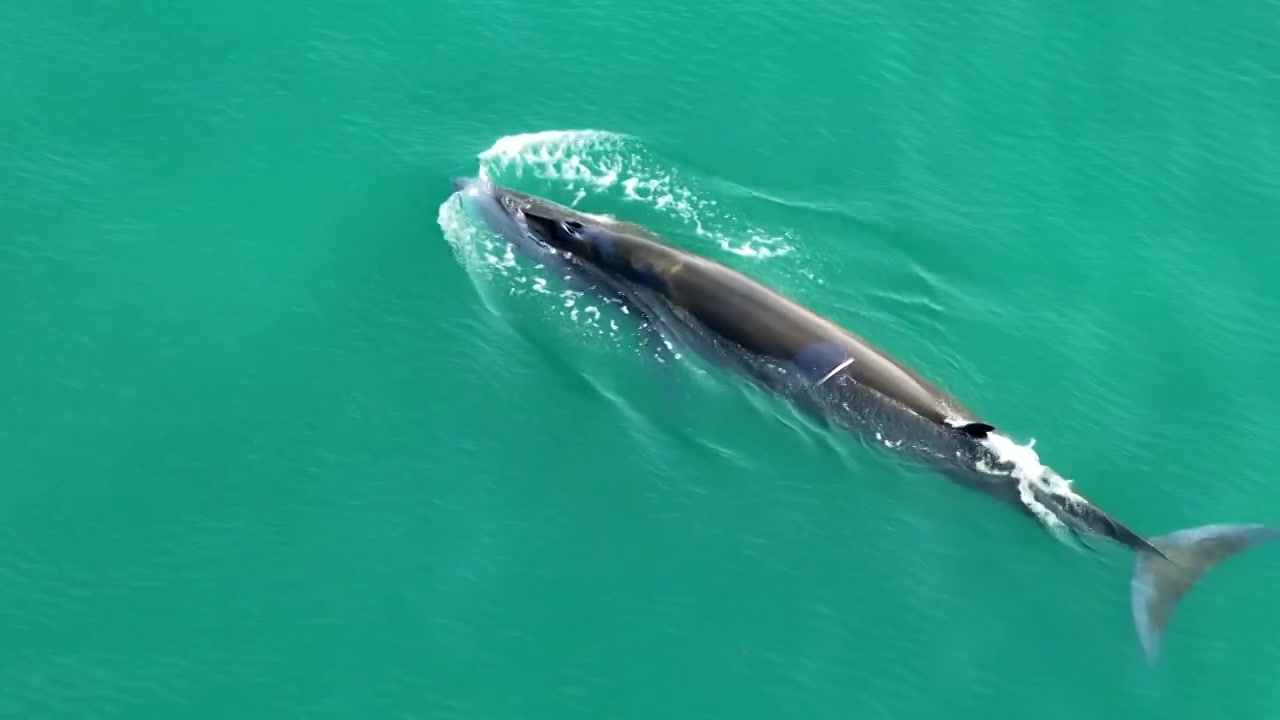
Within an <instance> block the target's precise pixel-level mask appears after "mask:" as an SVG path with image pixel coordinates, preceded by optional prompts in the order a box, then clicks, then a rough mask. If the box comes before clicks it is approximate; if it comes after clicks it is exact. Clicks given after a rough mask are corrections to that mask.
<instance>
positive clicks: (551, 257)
mask: <svg viewBox="0 0 1280 720" xmlns="http://www.w3.org/2000/svg"><path fill="white" fill-rule="evenodd" d="M453 185H454V189H455V191H457V192H459V193H460V194H461V195H462V196H463V198H464V200H465V201H466V202H467V204H469V205H470V207H471V208H472V209H474V210H475V211H476V212H477V213H478V214H479V216H480V217H481V218H482V219H483V220H484V222H485V223H486V225H488V227H489V228H490V229H491V230H493V231H494V232H495V233H496V234H498V235H499V236H501V237H502V238H504V239H505V240H506V241H507V242H509V243H511V245H513V246H514V247H515V248H516V249H517V250H519V251H520V252H521V253H522V254H524V255H526V256H527V257H529V258H531V259H533V260H536V261H539V262H542V263H544V264H545V265H547V267H548V268H550V269H552V270H553V271H555V272H556V273H557V275H559V276H560V277H563V278H566V279H567V280H568V281H569V282H570V283H571V284H572V285H573V286H574V287H576V288H579V289H583V290H584V291H587V292H591V293H594V294H596V295H597V296H599V297H601V298H604V299H606V300H609V301H614V302H620V303H625V304H626V305H627V306H628V307H629V308H630V309H631V310H632V311H633V312H634V313H635V314H637V315H640V316H641V317H642V318H643V319H644V320H646V321H648V323H649V324H650V325H652V326H654V327H656V328H658V330H659V332H660V333H661V334H662V335H663V336H664V337H665V338H667V339H669V340H670V341H672V342H674V343H679V344H680V345H681V346H683V347H685V348H689V349H691V350H693V351H695V352H697V353H698V354H699V355H701V356H702V357H705V358H707V359H709V360H711V361H713V362H714V363H716V364H718V365H721V366H724V367H727V368H730V369H732V370H733V371H735V372H738V373H740V374H741V375H743V376H744V377H746V378H748V379H750V380H751V381H753V382H755V383H757V384H758V385H760V386H762V387H764V388H766V389H767V390H769V391H771V392H773V393H774V394H776V395H778V396H780V397H782V398H784V399H786V400H788V401H790V402H792V403H795V404H796V405H797V406H798V407H800V408H802V409H803V410H804V411H805V412H808V413H810V414H811V415H813V416H815V417H817V418H819V419H820V420H822V421H823V422H827V423H831V424H833V425H836V426H839V427H842V428H844V429H846V430H848V431H850V432H853V433H858V434H860V435H862V436H864V437H867V438H876V439H877V440H879V441H880V442H879V443H878V444H882V445H889V446H892V447H894V448H895V449H896V451H897V452H898V453H900V454H902V455H904V456H907V457H908V458H910V459H912V460H914V461H916V462H920V463H923V464H925V465H927V466H929V467H932V468H934V469H936V470H938V471H939V472H940V473H941V474H943V475H944V476H946V477H948V478H950V479H952V480H953V481H955V482H957V483H959V484H961V485H963V486H965V487H968V488H971V489H975V490H978V491H980V492H983V493H985V494H987V495H990V496H992V497H994V498H997V499H998V500H1001V501H1003V502H1005V503H1007V504H1008V505H1010V506H1012V507H1013V508H1015V509H1017V510H1019V511H1020V512H1022V513H1024V514H1026V515H1029V516H1031V517H1033V518H1034V519H1036V520H1038V521H1039V522H1041V523H1042V524H1044V525H1045V526H1047V527H1049V528H1051V529H1053V530H1054V531H1055V532H1059V533H1065V534H1066V535H1068V536H1069V537H1072V538H1074V539H1078V540H1080V541H1082V542H1085V539H1086V538H1102V539H1105V540H1107V541H1110V542H1114V543H1116V544H1119V545H1121V546H1123V547H1126V548H1128V549H1130V550H1132V551H1133V552H1134V554H1135V565H1134V571H1133V575H1132V578H1131V583H1130V597H1131V611H1132V615H1133V620H1134V624H1135V627H1136V631H1137V634H1138V639H1139V642H1140V644H1141V646H1142V649H1143V651H1144V653H1145V654H1146V656H1147V658H1148V659H1149V660H1154V659H1155V657H1156V655H1157V653H1158V648H1159V642H1160V639H1161V636H1162V634H1163V632H1164V630H1165V628H1166V626H1167V624H1168V622H1169V619H1170V616H1171V615H1172V613H1173V610H1174V608H1175V607H1176V606H1177V604H1178V602H1179V601H1180V600H1181V599H1182V598H1183V597H1184V596H1185V594H1186V593H1187V591H1188V590H1190V588H1191V587H1192V585H1193V584H1194V583H1195V582H1196V581H1197V580H1198V579H1199V578H1200V577H1201V576H1202V575H1204V574H1205V573H1206V572H1208V570H1210V569H1211V568H1212V567H1213V566H1214V565H1216V564H1217V563H1218V562H1220V561H1222V560H1224V559H1226V558H1227V557H1230V556H1232V555H1235V554H1236V553H1239V552H1241V551H1242V550H1245V549H1247V548H1249V547H1253V546H1255V545H1258V544H1260V543H1262V542H1265V541H1269V540H1272V539H1275V538H1276V537H1278V536H1280V529H1277V528H1273V527H1268V526H1264V525H1258V524H1226V525H1205V526H1201V527H1196V528H1191V529H1186V530H1180V531H1176V532H1173V533H1169V534H1166V535H1163V536H1157V537H1150V538H1148V537H1145V536H1143V535H1140V534H1139V533H1137V532H1135V531H1133V530H1131V529H1130V528H1129V527H1127V526H1126V525H1125V524H1123V523H1122V522H1120V521H1119V520H1117V519H1115V518H1114V517H1112V516H1111V515H1110V514H1109V513H1107V512H1106V511H1104V510H1103V509H1102V508H1100V507H1098V506H1097V505H1096V504H1094V503H1093V502H1092V501H1090V500H1089V499H1088V498H1086V497H1084V496H1083V495H1081V494H1079V493H1078V492H1077V491H1076V490H1075V489H1074V488H1073V487H1072V486H1071V484H1070V483H1068V482H1066V481H1065V480H1064V479H1063V478H1062V477H1061V476H1059V475H1058V474H1057V473H1056V472H1055V471H1053V470H1052V469H1050V468H1048V467H1046V466H1043V465H1040V464H1039V463H1038V461H1035V462H1032V463H1029V464H1028V463H1025V462H1022V461H1020V460H1018V459H1016V458H1013V457H1011V456H1010V454H1009V453H1008V452H1005V450H1006V449H1007V448H1009V447H1012V446H1013V444H1012V442H1011V441H1010V440H1008V439H1007V438H1006V437H1005V436H1003V435H1002V434H1001V433H999V432H998V431H997V429H996V427H995V425H994V424H992V423H991V422H989V421H988V420H986V419H983V418H980V417H978V416H977V415H976V414H975V413H973V412H972V411H970V410H969V409H968V408H966V407H965V406H964V405H963V404H961V403H960V402H959V401H958V400H957V399H955V398H954V397H952V396H950V395H949V394H948V393H947V392H945V391H944V390H942V389H940V388H939V387H937V386H936V385H934V384H933V383H931V382H930V381H929V380H927V379H926V378H924V377H923V376H922V375H921V374H919V373H918V372H916V371H915V370H913V369H911V368H909V367H907V366H905V365H904V364H903V363H901V362H899V361H898V360H896V359H894V358H893V357H891V356H890V355H889V354H888V353H886V352H885V351H883V350H881V349H879V348H877V347H875V346H874V345H873V344H871V343H870V342H868V341H867V340H865V339H864V338H862V337H860V336H858V335H856V334H854V333H853V332H851V331H849V330H847V329H845V328H843V327H841V326H840V325H838V324H836V323H835V322H833V321H832V320H830V319H828V318H825V317H822V316H820V315H819V314H817V313H815V312H814V311H812V310H810V309H808V308H806V307H805V306H803V305H801V304H800V303H799V302H797V301H795V300H793V299H791V298H790V297H787V296H786V295H784V294H782V293H780V292H778V291H777V290H775V289H772V288H769V287H767V286H765V285H764V284H762V283H760V282H758V281H756V280H754V279H752V278H751V277H749V276H747V275H746V274H744V273H742V272H739V271H737V270H734V269H732V268H730V267H727V266H725V265H723V264H721V263H718V262H716V261H714V260H712V259H710V258H708V257H705V256H703V255H699V254H697V253H694V252H691V251H689V250H686V249H683V248H680V247H678V246H675V245H673V244H671V243H669V242H666V241H665V240H663V239H662V238H660V237H658V236H657V235H655V234H654V233H653V232H651V231H649V230H648V229H646V228H644V227H642V226H640V225H636V224H634V223H628V222H623V221H618V220H615V219H613V218H608V217H601V216H596V215H590V214H587V213H582V212H578V211H576V210H573V209H571V208H568V207H566V206H563V205H559V204H557V203H554V202H552V201H550V200H547V199H544V198H539V197H534V196H532V195H528V194H525V193H521V192H518V191H516V190H513V189H511V188H507V187H503V186H500V185H496V184H494V183H492V182H490V181H488V180H484V179H478V178H455V179H454V181H453ZM1086 544H1087V543H1086Z"/></svg>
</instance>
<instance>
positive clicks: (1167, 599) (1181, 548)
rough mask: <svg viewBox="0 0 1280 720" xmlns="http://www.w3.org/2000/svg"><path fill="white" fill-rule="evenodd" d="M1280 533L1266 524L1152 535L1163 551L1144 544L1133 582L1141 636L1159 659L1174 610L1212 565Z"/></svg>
mask: <svg viewBox="0 0 1280 720" xmlns="http://www.w3.org/2000/svg"><path fill="white" fill-rule="evenodd" d="M1277 537H1280V529H1277V528H1270V527H1266V526H1264V525H1202V526H1200V527H1195V528H1188V529H1186V530H1178V531H1176V532H1172V533H1169V534H1168V535H1162V536H1160V537H1156V538H1151V544H1152V545H1153V546H1154V547H1155V548H1157V549H1158V550H1159V551H1160V552H1162V553H1164V556H1163V557H1161V555H1159V554H1158V553H1156V552H1152V551H1151V550H1149V549H1142V548H1139V549H1138V550H1137V559H1136V560H1135V567H1134V571H1133V580H1132V583H1131V591H1132V601H1133V620H1134V623H1135V624H1136V625H1137V630H1138V640H1139V641H1140V642H1141V643H1142V649H1143V650H1144V651H1145V652H1146V654H1147V659H1148V660H1149V661H1154V660H1155V657H1156V653H1157V652H1158V649H1159V645H1160V637H1161V635H1162V634H1163V633H1164V629H1165V626H1166V625H1167V624H1168V622H1169V618H1170V616H1171V615H1172V614H1173V610H1174V608H1175V607H1177V605H1178V601H1180V600H1181V599H1182V597H1183V596H1184V595H1186V594H1187V591H1188V590H1190V589H1191V587H1192V586H1193V585H1195V583H1196V581H1197V580H1199V579H1200V578H1201V576H1203V575H1204V574H1205V573H1207V572H1209V570H1211V569H1212V568H1213V566H1215V565H1217V564H1218V563H1219V562H1221V561H1222V560H1225V559H1226V558H1229V557H1231V556H1232V555H1235V554H1237V553H1239V552H1241V551H1243V550H1247V549H1249V548H1251V547H1255V546H1257V545H1259V544H1261V543H1264V542H1266V541H1268V540H1273V539H1275V538H1277Z"/></svg>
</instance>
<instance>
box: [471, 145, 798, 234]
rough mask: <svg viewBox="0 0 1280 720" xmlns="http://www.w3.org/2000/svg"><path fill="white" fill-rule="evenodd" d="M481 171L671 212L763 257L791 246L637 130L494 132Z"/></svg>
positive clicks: (576, 198) (577, 198)
mask: <svg viewBox="0 0 1280 720" xmlns="http://www.w3.org/2000/svg"><path fill="white" fill-rule="evenodd" d="M479 161H480V169H479V174H480V176H481V177H485V178H489V179H492V180H494V181H498V182H501V181H502V180H503V179H505V178H512V179H516V180H521V179H526V178H533V179H537V180H540V181H543V182H546V183H548V184H550V185H558V186H560V187H562V188H564V189H565V190H568V191H569V192H571V193H573V200H572V201H571V202H570V203H569V204H570V205H571V206H573V207H577V206H578V205H579V204H580V203H581V202H582V201H583V200H584V199H585V198H586V197H588V196H606V197H607V196H610V195H613V196H615V197H617V198H618V199H620V200H622V201H624V202H628V203H634V204H638V205H640V206H642V208H643V209H644V210H645V211H647V212H656V213H659V214H661V215H663V216H665V217H667V218H669V219H672V220H675V221H677V222H679V223H681V224H683V225H685V226H686V227H688V228H689V229H691V230H692V231H693V233H694V235H695V236H697V237H699V238H702V239H705V240H709V241H711V242H714V243H715V244H716V245H718V246H719V247H720V249H722V250H725V251H727V252H731V253H734V254H736V255H740V256H742V257H750V258H756V259H761V260H764V259H768V258H773V257H778V256H781V255H786V254H788V253H790V252H792V251H793V247H792V245H791V244H790V243H789V242H788V240H787V238H786V237H785V236H779V235H776V234H772V233H769V232H767V231H765V230H764V229H762V228H759V227H755V226H752V225H749V224H747V223H744V222H742V221H741V220H740V219H739V218H737V217H735V216H734V215H733V214H732V213H730V212H727V211H725V210H723V209H722V208H721V207H720V206H719V204H718V203H717V202H716V201H715V200H714V199H708V198H706V197H704V193H702V192H699V190H698V183H697V182H696V180H693V179H687V178H684V177H683V174H682V173H681V172H679V171H678V170H677V169H675V168H672V167H669V166H667V165H666V163H664V162H662V161H661V160H659V159H658V158H656V157H655V156H654V154H653V153H652V152H650V151H649V150H648V149H647V148H645V147H644V146H643V144H642V143H641V142H640V141H639V140H637V139H636V138H634V137H632V136H630V135H626V134H622V133H613V132H608V131H604V130H546V131H542V132H534V133H526V134H521V135H510V136H507V137H504V138H501V139H500V140H498V141H497V142H495V143H494V144H493V146H492V147H490V148H489V149H487V150H485V151H484V152H482V153H480V155H479Z"/></svg>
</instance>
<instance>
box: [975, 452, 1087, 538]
mask: <svg viewBox="0 0 1280 720" xmlns="http://www.w3.org/2000/svg"><path fill="white" fill-rule="evenodd" d="M982 444H983V446H984V447H986V448H987V449H988V450H990V451H991V452H992V453H993V454H994V455H995V456H996V457H997V458H998V459H1000V460H1002V461H1004V462H1006V463H1008V464H1009V466H1010V467H1011V468H1012V469H1011V470H1010V471H1009V472H1008V473H1007V474H1008V475H1011V476H1012V477H1014V478H1016V479H1017V481H1018V498H1019V499H1020V500H1021V501H1022V504H1023V505H1025V506H1026V508H1027V509H1028V510H1030V511H1031V512H1032V513H1034V514H1035V516H1036V518H1037V519H1039V520H1040V522H1041V523H1043V524H1044V525H1045V526H1046V527H1047V528H1049V529H1050V530H1051V531H1053V532H1054V534H1055V535H1058V536H1059V537H1060V538H1063V539H1066V537H1067V533H1066V530H1067V526H1066V524H1065V523H1063V522H1062V520H1061V518H1059V516H1058V514H1057V513H1056V512H1054V511H1053V510H1052V509H1050V508H1048V507H1046V506H1045V505H1044V503H1042V502H1040V500H1038V499H1037V497H1036V493H1037V491H1038V492H1039V493H1041V494H1046V495H1054V496H1057V497H1060V498H1063V499H1064V500H1066V501H1068V502H1079V503H1085V502H1087V501H1086V500H1085V499H1084V498H1082V497H1081V496H1080V495H1079V494H1077V493H1076V492H1075V490H1074V489H1073V488H1072V487H1071V482H1070V481H1069V480H1067V479H1066V478H1064V477H1062V476H1061V475H1059V474H1058V473H1057V472H1055V471H1054V470H1053V469H1052V468H1049V467H1048V466H1046V465H1045V464H1044V463H1042V462H1041V461H1040V455H1039V454H1038V453H1036V451H1035V449H1034V447H1035V444H1036V441H1035V440H1034V439H1032V440H1030V441H1029V442H1028V443H1027V444H1026V445H1020V444H1018V443H1016V442H1014V441H1013V440H1012V439H1011V438H1009V437H1006V436H1004V435H1001V434H999V433H994V432H993V433H989V434H988V435H987V436H986V438H985V439H983V441H982ZM980 469H982V470H983V471H984V472H989V473H991V474H1005V473H1003V472H1001V471H998V470H996V469H994V468H985V467H983V468H980Z"/></svg>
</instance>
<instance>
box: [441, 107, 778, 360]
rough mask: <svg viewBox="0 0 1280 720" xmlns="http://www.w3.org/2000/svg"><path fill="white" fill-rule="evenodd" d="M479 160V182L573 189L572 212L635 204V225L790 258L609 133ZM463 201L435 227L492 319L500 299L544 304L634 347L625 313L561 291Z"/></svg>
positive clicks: (527, 141)
mask: <svg viewBox="0 0 1280 720" xmlns="http://www.w3.org/2000/svg"><path fill="white" fill-rule="evenodd" d="M477 160H478V168H477V170H476V174H477V176H479V177H480V178H482V179H487V180H491V181H493V182H497V183H501V184H506V185H510V186H514V187H519V188H520V189H522V190H525V191H526V192H534V193H538V192H539V191H540V189H539V188H538V187H536V186H537V185H542V186H543V188H541V189H542V190H562V191H567V192H569V193H572V197H573V200H572V201H571V202H569V203H568V204H570V205H571V206H574V207H577V206H579V205H580V204H582V202H583V200H584V199H586V198H588V197H593V198H610V196H612V199H613V200H614V201H621V202H623V203H627V204H630V205H632V206H635V211H634V212H630V211H629V212H628V215H630V216H632V217H630V218H629V219H636V220H637V221H640V222H644V217H643V216H646V215H649V216H657V217H658V218H659V219H666V220H668V221H675V222H677V223H680V224H683V225H685V226H686V227H688V228H690V229H691V230H692V231H693V232H692V234H693V236H694V237H695V238H697V239H701V240H704V241H709V242H712V243H715V244H716V245H718V246H719V247H720V248H721V249H723V250H726V251H728V252H732V253H735V254H737V255H741V256H744V257H751V258H755V259H757V260H767V259H769V258H773V257H777V256H781V255H785V254H787V253H789V252H791V251H792V247H791V245H789V244H788V243H787V241H786V239H785V238H784V237H780V236H777V235H773V234H770V233H767V232H765V231H764V230H761V229H759V228H755V227H752V226H749V225H745V224H744V223H742V222H740V221H739V220H738V219H737V218H736V217H734V216H733V215H732V214H730V213H727V212H724V211H723V210H721V209H720V207H719V206H718V204H717V203H716V201H715V200H712V199H706V198H704V197H703V196H702V195H701V194H700V193H699V192H698V191H697V190H696V187H697V183H696V182H694V181H690V180H685V179H683V178H682V174H681V173H680V172H679V171H677V170H675V169H674V168H671V167H668V166H666V165H665V164H664V163H663V162H662V161H660V160H658V159H656V158H655V156H654V155H653V153H651V152H649V151H648V150H647V149H646V148H645V147H644V146H643V145H642V144H641V143H640V142H639V141H638V140H637V139H635V138H634V137H632V136H629V135H625V134H620V133H613V132H608V131H603V130H547V131H542V132H534V133H526V134H520V135H510V136H507V137H503V138H500V139H499V140H498V141H497V142H495V143H494V144H493V146H492V147H490V148H488V149H487V150H484V151H483V152H481V153H479V155H478V156H477ZM531 185H533V186H534V187H530V186H531ZM466 202H467V201H466V199H465V198H464V197H463V195H462V194H461V193H453V194H452V195H450V196H449V197H448V198H447V199H446V200H445V201H444V202H443V203H442V204H441V205H440V209H439V212H438V216H437V223H438V224H439V226H440V229H441V231H442V233H443V235H444V238H445V240H446V241H447V242H448V243H449V245H450V247H451V248H452V249H453V253H454V256H455V257H456V258H457V260H458V262H459V264H460V265H462V267H463V268H464V269H465V270H466V272H467V273H468V275H470V276H471V279H472V284H473V285H474V286H475V287H476V289H477V292H478V293H480V295H481V298H482V300H483V302H484V303H485V305H486V306H487V307H488V309H489V310H490V311H491V312H494V313H497V314H502V313H501V310H500V309H499V305H500V303H501V302H502V300H501V297H502V296H544V297H546V298H547V304H546V308H547V309H548V311H550V312H554V313H556V314H558V315H560V316H562V317H564V318H565V319H567V320H569V321H570V322H572V323H574V324H575V325H577V326H579V327H581V328H584V329H586V330H589V331H590V332H591V333H592V334H595V335H600V336H606V337H608V338H611V339H612V341H613V342H614V343H615V344H619V345H621V344H623V343H626V342H630V341H632V340H633V338H634V333H633V332H629V331H628V329H624V328H622V327H620V323H621V324H625V323H626V322H627V321H628V320H629V318H626V317H625V316H626V314H627V309H626V308H625V307H623V308H621V309H620V310H621V312H620V313H612V312H609V311H608V310H606V309H605V308H602V307H601V306H600V304H599V302H598V300H597V299H596V298H595V297H593V296H589V295H586V294H584V293H583V292H582V291H579V290H572V289H560V288H561V287H562V285H561V283H560V282H559V281H560V280H562V279H563V278H556V277H554V275H553V274H552V273H551V271H549V270H548V269H547V268H546V267H545V266H543V265H541V264H534V263H533V262H532V261H530V260H529V259H528V258H525V257H524V256H522V255H519V254H517V253H516V252H515V251H514V249H513V248H512V247H511V246H510V244H508V243H507V242H506V241H505V240H504V239H502V238H501V237H498V236H497V235H495V234H494V233H493V232H492V231H491V230H490V229H489V228H488V227H486V226H485V225H484V223H483V221H481V220H479V219H477V218H476V217H475V216H474V215H473V214H472V213H469V212H468V211H467V207H466ZM593 204H594V203H593ZM596 216H597V217H601V218H609V216H607V215H602V214H596ZM495 279H497V280H500V282H493V281H494V280H495ZM675 357H677V358H678V357H679V356H678V354H677V355H676V356H675ZM658 359H660V360H661V359H662V358H661V353H659V354H658Z"/></svg>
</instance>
